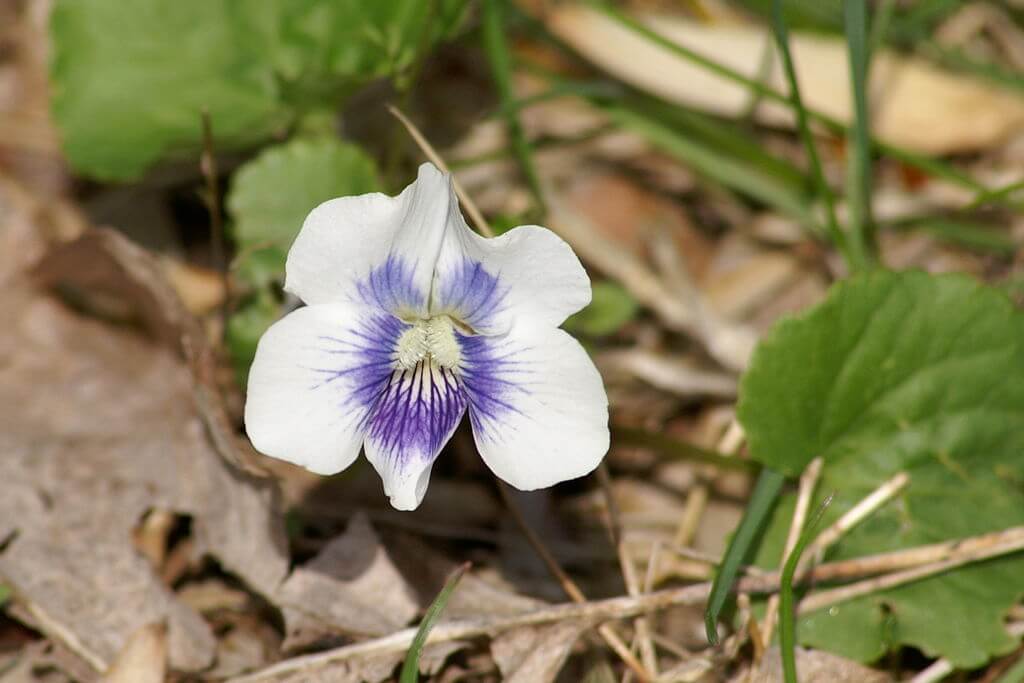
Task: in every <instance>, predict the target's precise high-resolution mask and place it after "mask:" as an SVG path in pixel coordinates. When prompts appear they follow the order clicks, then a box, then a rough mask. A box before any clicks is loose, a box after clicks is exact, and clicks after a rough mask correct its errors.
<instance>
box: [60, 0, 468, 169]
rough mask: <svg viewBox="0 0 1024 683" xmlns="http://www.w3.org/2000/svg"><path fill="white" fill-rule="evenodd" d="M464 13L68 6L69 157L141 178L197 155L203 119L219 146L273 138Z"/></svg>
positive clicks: (447, 3)
mask: <svg viewBox="0 0 1024 683" xmlns="http://www.w3.org/2000/svg"><path fill="white" fill-rule="evenodd" d="M432 4H433V5H434V6H436V10H437V12H436V14H435V15H434V20H432V21H426V18H427V12H428V11H430V9H431V5H432ZM466 4H467V3H466V0H435V1H434V2H433V3H428V2H423V1H422V0H375V1H374V2H365V1H364V0H333V1H332V0H267V1H266V2H237V1H236V0H177V1H176V2H164V1H163V0H133V1H132V2H122V1H121V0H89V1H88V2H84V1H81V0H58V2H57V4H56V7H55V8H54V11H53V15H52V19H51V37H52V42H53V47H54V57H53V62H52V66H51V79H52V82H53V98H54V99H53V108H54V114H55V117H56V120H57V123H58V125H59V126H60V128H61V131H62V134H63V138H64V145H65V149H66V152H67V155H68V158H69V160H70V161H71V163H72V165H73V166H75V167H76V168H77V169H78V170H80V171H82V172H84V173H88V174H90V175H94V176H96V177H98V178H104V179H113V180H125V179H130V178H133V177H136V176H138V175H140V174H141V173H142V172H144V171H145V170H146V168H148V167H149V166H150V165H151V164H153V163H154V162H156V161H158V160H160V159H162V158H164V157H166V156H169V155H178V156H188V155H194V154H195V153H196V152H197V150H198V149H199V144H200V141H201V130H200V112H201V111H202V110H203V109H204V108H205V109H207V110H209V112H210V118H211V120H212V122H213V132H214V136H215V139H216V142H217V145H218V149H226V148H237V147H241V146H248V145H253V144H255V143H258V142H261V141H264V140H267V139H269V138H270V137H271V136H272V135H274V134H278V133H281V132H284V131H286V130H287V129H288V128H290V127H291V126H292V125H294V123H295V122H296V121H297V120H298V119H299V118H300V117H301V116H302V115H303V113H304V112H306V111H307V110H311V109H322V108H324V107H325V106H326V107H334V106H336V105H337V104H338V103H339V100H340V99H342V98H344V97H345V96H346V95H347V94H348V93H350V92H351V91H352V90H353V89H354V88H356V87H358V86H360V85H362V84H364V83H367V82H369V81H370V80H372V79H374V78H379V77H383V76H397V75H400V74H401V72H402V71H403V70H404V69H406V68H408V67H409V65H410V64H411V62H412V60H413V58H414V56H415V54H416V51H417V48H418V46H419V45H420V43H421V41H422V40H424V39H425V40H427V41H435V40H437V39H440V38H443V37H446V36H448V35H449V34H450V33H451V32H452V31H453V30H454V29H455V28H456V27H457V26H458V24H459V22H460V20H461V18H462V16H463V14H464V10H465V7H466Z"/></svg>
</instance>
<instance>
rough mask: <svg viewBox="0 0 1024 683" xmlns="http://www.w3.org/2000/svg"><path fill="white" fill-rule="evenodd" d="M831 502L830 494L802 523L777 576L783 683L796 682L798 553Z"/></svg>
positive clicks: (813, 532) (815, 529) (801, 553)
mask: <svg viewBox="0 0 1024 683" xmlns="http://www.w3.org/2000/svg"><path fill="white" fill-rule="evenodd" d="M831 502H832V496H831V495H830V496H829V497H828V498H826V499H825V500H824V501H823V502H822V504H821V505H820V506H819V507H818V511H817V512H816V513H815V514H814V518H813V519H812V520H810V522H809V523H808V524H807V525H806V526H804V530H803V532H802V533H801V534H800V538H799V540H797V542H796V545H795V546H794V547H793V552H791V553H790V554H789V557H787V558H786V564H785V565H784V566H783V567H782V576H780V577H779V651H780V654H781V655H782V674H783V676H784V678H785V681H786V683H797V677H796V610H795V609H793V576H794V575H795V574H796V568H797V566H798V565H799V564H800V556H801V555H803V553H804V548H806V547H807V544H808V543H810V542H811V538H813V537H814V534H815V532H816V531H817V528H818V522H820V521H821V516H822V515H823V514H825V510H826V509H827V508H828V506H829V504H830V503H831Z"/></svg>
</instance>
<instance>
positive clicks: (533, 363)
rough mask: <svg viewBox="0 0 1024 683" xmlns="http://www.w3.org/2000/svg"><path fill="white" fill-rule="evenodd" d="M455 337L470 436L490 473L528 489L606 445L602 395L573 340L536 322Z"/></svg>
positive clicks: (574, 468)
mask: <svg viewBox="0 0 1024 683" xmlns="http://www.w3.org/2000/svg"><path fill="white" fill-rule="evenodd" d="M460 341H461V343H462V354H463V363H462V366H461V368H460V374H461V377H462V380H463V385H464V386H465V388H466V394H467V397H468V399H469V417H470V421H471V423H472V425H473V437H474V439H475V440H476V445H477V448H478V449H479V451H480V456H481V457H482V458H483V460H484V462H485V463H487V466H488V467H490V468H491V470H492V471H493V472H494V473H495V474H496V475H497V476H498V477H500V478H501V479H504V480H505V481H507V482H508V483H509V484H512V485H513V486H515V487H516V488H518V489H522V490H527V491H528V490H533V489H538V488H543V487H545V486H551V485H553V484H556V483H558V482H560V481H565V480H567V479H574V478H576V477H581V476H583V475H585V474H587V473H589V472H590V471H592V470H593V469H594V468H595V467H597V465H598V463H600V462H601V458H603V457H604V455H605V453H606V452H607V451H608V443H609V433H608V398H607V396H606V395H605V390H604V385H603V383H602V382H601V376H600V374H598V372H597V368H595V367H594V363H593V362H592V361H591V360H590V357H589V356H588V355H587V353H586V351H584V350H583V347H582V346H580V344H579V342H577V341H576V340H575V339H573V338H572V337H571V336H570V335H569V334H567V333H566V332H564V331H562V330H560V329H558V328H554V327H546V326H537V325H516V326H515V327H513V328H512V330H511V331H510V332H509V333H508V334H506V335H503V336H500V337H485V336H473V337H462V338H461V340H460Z"/></svg>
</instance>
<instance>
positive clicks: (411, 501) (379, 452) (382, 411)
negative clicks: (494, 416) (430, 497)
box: [366, 359, 466, 510]
mask: <svg viewBox="0 0 1024 683" xmlns="http://www.w3.org/2000/svg"><path fill="white" fill-rule="evenodd" d="M465 411H466V397H465V394H464V393H463V391H462V388H461V387H460V386H459V383H458V379H457V378H456V376H455V374H454V373H453V372H452V371H451V370H449V369H447V368H442V367H439V366H438V365H437V364H436V363H434V362H432V361H431V360H429V359H425V360H423V361H421V362H419V363H418V364H417V365H416V366H415V367H414V368H411V369H408V370H401V369H399V370H395V371H394V373H392V375H391V376H390V378H389V379H388V382H387V387H386V388H385V389H384V391H383V392H382V393H381V395H380V398H379V399H378V400H377V403H376V404H375V405H374V407H373V410H372V412H371V413H370V415H369V418H368V420H367V434H366V458H367V459H368V460H369V461H370V462H371V463H372V464H373V466H374V468H375V469H376V470H377V473H378V474H380V477H381V480H382V481H383V482H384V493H385V494H387V496H388V497H389V498H390V499H391V504H392V505H393V506H394V507H396V508H397V509H399V510H415V509H416V508H417V507H419V504H420V502H421V501H422V500H423V496H424V494H426V492H427V484H428V482H429V481H430V468H431V467H433V465H434V460H436V459H437V456H438V454H439V453H440V452H441V449H442V448H444V445H445V444H446V443H447V442H448V439H450V438H451V436H452V433H453V432H454V431H455V428H456V427H457V426H458V424H459V420H461V419H462V414H463V413H464V412H465Z"/></svg>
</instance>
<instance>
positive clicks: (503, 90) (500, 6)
mask: <svg viewBox="0 0 1024 683" xmlns="http://www.w3.org/2000/svg"><path fill="white" fill-rule="evenodd" d="M505 1H506V0H485V1H484V12H483V40H484V49H485V52H486V53H487V59H488V61H489V62H490V65H491V74H492V75H493V77H494V83H495V85H496V86H497V88H498V97H499V98H500V99H501V113H502V116H503V117H504V118H505V126H506V127H507V128H508V133H509V138H510V140H511V143H512V151H513V153H514V154H515V155H516V158H517V159H518V161H519V166H520V167H521V168H522V171H523V175H524V176H525V177H526V182H527V184H528V185H529V186H530V192H531V193H532V194H533V199H534V202H535V203H536V204H537V208H538V209H539V210H540V212H541V213H542V214H543V213H546V211H547V207H546V205H545V202H544V193H543V190H542V189H541V184H540V179H539V178H538V177H537V170H536V167H535V165H534V162H533V149H532V148H531V147H530V142H529V140H527V139H526V133H525V132H524V131H523V126H522V124H521V123H520V122H519V110H518V107H517V102H516V98H515V93H514V92H513V90H512V59H511V56H510V55H509V50H508V44H507V42H506V40H505Z"/></svg>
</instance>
